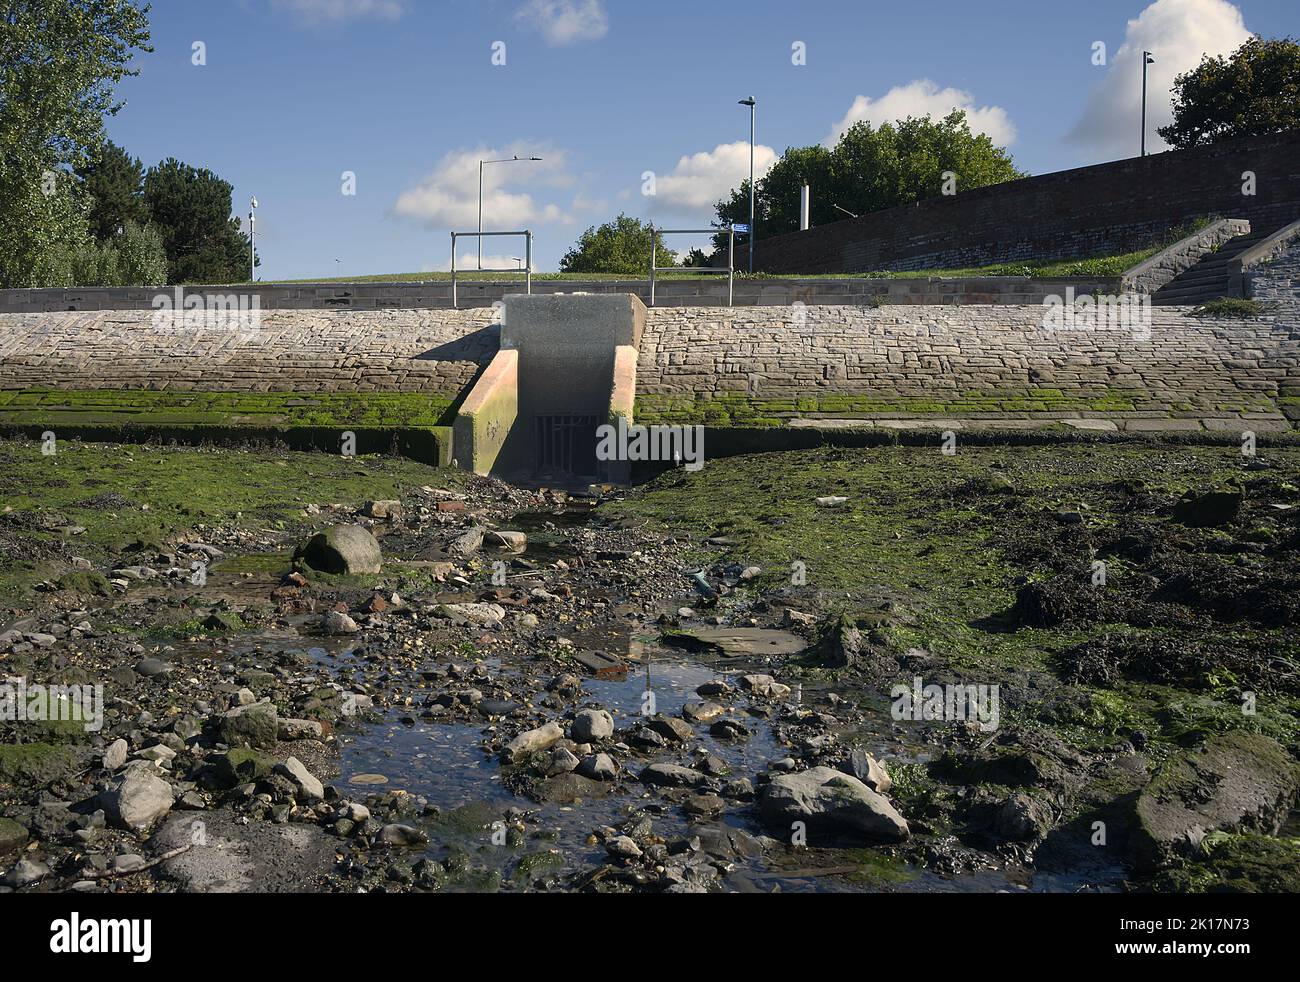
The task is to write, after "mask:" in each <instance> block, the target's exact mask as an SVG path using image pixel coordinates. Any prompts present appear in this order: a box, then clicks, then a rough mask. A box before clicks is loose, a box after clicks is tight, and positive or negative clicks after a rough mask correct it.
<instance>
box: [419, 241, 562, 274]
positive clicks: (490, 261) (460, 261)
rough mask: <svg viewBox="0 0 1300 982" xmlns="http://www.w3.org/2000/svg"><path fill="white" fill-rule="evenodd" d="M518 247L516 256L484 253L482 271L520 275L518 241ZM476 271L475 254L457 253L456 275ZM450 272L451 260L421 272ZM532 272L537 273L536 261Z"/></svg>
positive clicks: (470, 252) (476, 254) (521, 270)
mask: <svg viewBox="0 0 1300 982" xmlns="http://www.w3.org/2000/svg"><path fill="white" fill-rule="evenodd" d="M519 245H520V254H519V255H518V256H505V255H492V256H489V255H487V254H486V253H485V254H484V255H483V268H484V269H509V270H514V271H516V272H519V273H522V272H523V262H524V256H523V242H522V240H521V241H520V243H519ZM477 269H478V253H477V252H475V251H472V250H470V251H466V252H461V253H457V255H456V272H457V274H459V273H460V272H461V271H462V270H468V271H472V270H477ZM450 270H451V260H450V259H447V260H444V261H442V262H440V263H434V264H433V265H431V266H426V267H425V268H424V270H423V271H424V272H426V273H446V272H449V271H450ZM533 272H534V273H536V272H537V260H536V259H534V260H533Z"/></svg>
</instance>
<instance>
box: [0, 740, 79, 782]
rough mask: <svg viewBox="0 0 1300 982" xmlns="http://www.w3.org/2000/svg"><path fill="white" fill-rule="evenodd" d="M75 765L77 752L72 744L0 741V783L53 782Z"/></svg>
mask: <svg viewBox="0 0 1300 982" xmlns="http://www.w3.org/2000/svg"><path fill="white" fill-rule="evenodd" d="M76 766H77V756H76V754H75V753H74V752H73V750H72V749H71V748H70V747H56V746H52V745H50V744H48V743H22V744H3V745H0V784H15V785H17V784H32V785H44V784H50V783H52V782H54V781H57V780H58V779H59V778H61V777H64V776H65V775H67V774H68V773H70V772H71V771H72V770H73V769H74V768H75V767H76Z"/></svg>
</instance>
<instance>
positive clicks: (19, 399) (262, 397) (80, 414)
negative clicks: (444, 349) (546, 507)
mask: <svg viewBox="0 0 1300 982" xmlns="http://www.w3.org/2000/svg"><path fill="white" fill-rule="evenodd" d="M456 397H457V394H455V393H452V394H439V393H426V392H321V393H307V394H299V393H294V392H195V391H180V390H175V391H172V390H168V391H151V390H139V389H75V390H67V389H42V388H34V389H13V390H7V391H0V426H3V425H4V424H6V423H7V424H10V425H14V426H51V427H57V426H58V425H59V424H64V425H77V424H105V423H133V424H140V425H150V426H192V425H212V426H325V427H329V426H411V427H429V426H438V425H449V423H450V416H451V408H452V406H453V403H454V401H455V399H456Z"/></svg>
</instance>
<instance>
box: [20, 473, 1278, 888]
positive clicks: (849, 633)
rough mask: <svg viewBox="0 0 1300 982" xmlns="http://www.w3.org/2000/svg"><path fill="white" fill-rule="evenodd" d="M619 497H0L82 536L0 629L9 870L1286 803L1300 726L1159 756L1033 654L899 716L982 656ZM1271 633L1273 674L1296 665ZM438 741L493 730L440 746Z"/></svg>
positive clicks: (1189, 825)
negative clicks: (1099, 734) (925, 709)
mask: <svg viewBox="0 0 1300 982" xmlns="http://www.w3.org/2000/svg"><path fill="white" fill-rule="evenodd" d="M436 473H437V472H433V471H430V472H429V474H430V476H431V477H433V476H435V475H436ZM1007 483H1008V484H1010V482H1007ZM966 493H969V494H979V495H981V496H982V497H984V498H986V499H987V500H988V501H990V502H1008V501H1014V500H1015V498H1014V495H1015V491H1014V489H1013V488H1009V487H1004V486H1002V485H1001V484H999V483H998V482H997V481H989V482H987V483H986V484H984V485H981V486H980V487H979V488H971V489H968V490H967V492H966ZM602 494H608V492H603V491H601V490H600V489H596V491H595V492H594V493H593V494H586V495H570V494H567V493H565V492H561V491H552V490H543V491H525V490H520V489H517V488H513V487H509V486H507V485H503V484H501V483H499V482H495V481H490V480H484V479H473V480H469V481H466V482H463V483H462V484H461V485H460V486H457V487H446V488H444V487H440V486H437V485H432V484H430V485H421V486H411V487H408V488H406V489H405V492H404V493H403V494H401V495H400V497H394V498H390V499H372V500H366V501H360V502H353V503H349V504H328V503H314V502H302V503H301V510H300V514H299V516H298V517H299V519H300V520H299V521H297V522H295V523H292V525H291V526H290V527H285V528H275V527H273V526H266V525H264V526H262V527H260V528H256V529H250V526H249V524H248V523H247V522H245V521H243V520H242V516H240V518H241V520H238V521H234V520H232V521H200V522H197V523H194V525H192V526H191V527H190V528H188V529H186V530H185V532H184V534H180V535H176V534H169V535H163V536H160V537H158V538H154V539H149V538H147V537H146V538H141V539H139V540H137V541H134V542H130V543H127V544H125V545H124V546H123V547H122V548H121V549H120V551H116V552H114V553H113V554H112V555H109V556H106V557H104V558H103V559H102V560H100V561H97V562H96V561H90V560H87V559H84V558H81V557H79V556H78V555H77V554H76V553H75V552H74V551H73V549H74V548H75V543H76V542H77V539H78V536H79V535H80V534H81V533H79V532H78V531H77V525H76V523H75V522H73V521H72V520H70V519H68V518H67V516H63V515H59V514H57V513H55V512H51V511H46V510H42V509H35V510H22V511H12V512H10V513H9V514H6V515H5V516H4V518H5V521H4V522H3V523H0V537H2V539H0V541H3V543H4V544H5V545H6V546H7V547H8V548H9V549H14V548H19V547H21V544H22V543H23V541H24V536H25V535H28V534H31V532H32V530H39V532H40V535H39V537H38V538H39V541H40V542H47V541H50V540H49V538H48V536H50V535H57V536H59V541H60V542H63V543H71V544H72V545H70V546H66V547H64V548H63V550H62V552H61V553H60V557H61V565H62V567H63V571H62V572H61V573H60V575H58V576H57V577H55V578H53V579H50V580H47V581H44V582H41V583H39V584H37V585H36V589H35V591H34V592H31V593H30V594H29V595H28V596H27V598H26V599H25V600H23V601H22V602H21V606H15V607H14V608H13V609H14V612H15V613H16V614H17V616H14V617H11V618H10V621H9V623H8V624H7V626H6V629H5V630H4V632H3V633H0V668H3V670H4V673H5V674H6V675H7V676H9V677H10V678H11V682H10V683H9V685H10V689H9V690H7V691H9V692H11V693H13V699H12V700H11V701H12V703H13V705H14V707H17V705H18V704H19V699H18V695H19V692H20V690H19V688H17V686H19V685H21V686H22V689H21V695H22V696H23V698H24V700H25V701H23V703H22V704H23V705H24V706H26V707H27V711H26V718H23V719H17V718H14V715H13V714H11V715H9V716H6V717H5V718H4V721H3V722H0V735H3V743H2V745H0V808H2V814H3V817H2V818H0V855H2V858H0V868H3V870H4V873H3V876H2V877H0V890H40V891H169V890H181V891H203V892H215V891H248V890H254V891H303V890H307V891H317V890H342V891H349V892H354V891H357V890H364V891H375V890H382V891H406V890H417V891H429V890H457V889H463V890H479V889H548V890H561V889H567V890H582V889H586V890H620V891H621V890H647V891H656V892H661V891H663V892H700V891H711V890H737V889H754V890H769V889H772V888H774V887H781V886H785V887H786V888H823V889H861V888H868V889H880V888H898V889H903V888H909V886H908V885H909V884H910V883H914V882H915V880H916V878H917V877H918V876H919V875H920V874H921V873H926V874H928V875H939V876H943V877H969V878H971V879H972V882H973V883H982V884H983V885H984V887H985V888H989V889H1021V888H1024V887H1025V886H1028V885H1031V884H1032V883H1033V879H1034V876H1035V875H1036V874H1041V875H1043V876H1049V875H1055V876H1062V875H1064V876H1065V877H1066V878H1067V879H1068V882H1069V883H1070V884H1071V888H1072V889H1089V888H1092V889H1118V888H1120V887H1122V886H1124V885H1125V884H1126V883H1127V884H1130V885H1131V884H1142V883H1147V884H1150V883H1152V882H1158V878H1159V877H1160V876H1161V875H1169V873H1170V871H1171V870H1181V869H1186V868H1188V864H1189V863H1191V864H1193V865H1195V864H1196V863H1197V862H1198V861H1199V860H1198V859H1197V857H1198V855H1199V853H1198V850H1201V849H1202V847H1203V844H1204V843H1205V842H1206V840H1207V837H1209V840H1210V841H1211V842H1213V841H1215V837H1222V836H1225V835H1231V836H1238V837H1240V836H1248V835H1262V836H1272V835H1274V834H1275V833H1277V832H1278V830H1279V829H1280V828H1282V827H1283V825H1284V824H1285V823H1286V822H1287V821H1288V815H1289V812H1290V809H1291V807H1292V805H1293V803H1294V801H1295V798H1296V792H1297V769H1296V763H1295V757H1294V751H1295V748H1294V744H1293V742H1292V745H1291V746H1290V747H1288V746H1286V743H1287V741H1286V740H1282V741H1281V742H1279V740H1278V739H1276V738H1275V737H1274V736H1272V735H1269V734H1268V733H1264V732H1239V731H1232V732H1228V733H1225V734H1219V733H1203V734H1202V735H1201V736H1200V737H1199V738H1192V739H1189V740H1187V741H1185V746H1184V747H1182V748H1175V749H1169V748H1164V749H1163V751H1162V753H1161V754H1159V755H1158V757H1155V758H1153V757H1152V756H1151V754H1150V753H1149V751H1150V749H1151V748H1150V747H1148V743H1149V741H1150V738H1151V734H1149V733H1146V732H1144V731H1143V728H1142V725H1141V724H1140V723H1139V722H1138V721H1134V722H1133V724H1132V725H1129V726H1128V727H1127V728H1125V729H1120V730H1116V731H1114V732H1112V733H1111V734H1110V736H1109V737H1108V738H1105V739H1101V740H1090V741H1081V740H1079V739H1076V738H1075V737H1074V736H1073V732H1072V731H1073V728H1074V727H1076V726H1078V725H1079V721H1084V720H1087V719H1088V718H1089V716H1090V714H1091V715H1092V716H1093V718H1095V719H1099V718H1100V717H1098V716H1097V713H1098V711H1099V706H1100V704H1099V703H1097V702H1096V700H1097V699H1099V698H1100V697H1099V696H1098V695H1096V694H1095V692H1094V691H1093V690H1087V689H1085V688H1084V687H1083V686H1081V685H1080V684H1078V683H1077V682H1072V681H1071V680H1070V679H1069V678H1068V677H1067V678H1065V679H1062V678H1061V677H1060V676H1059V675H1055V674H1052V673H1047V672H1043V671H1041V670H1038V669H1036V668H1033V667H1032V666H1029V667H1018V666H1015V665H1008V666H1006V668H1005V670H1004V671H1003V674H1002V675H1001V676H1000V677H999V678H996V679H993V680H992V681H994V682H995V683H997V684H998V685H1000V692H1001V700H1002V701H1001V706H1000V714H1001V719H1000V720H998V719H992V720H991V719H990V718H989V717H987V716H983V717H979V718H976V717H974V716H972V717H971V718H969V719H964V720H958V721H956V722H954V721H953V720H952V719H950V718H943V716H942V715H940V716H938V717H933V716H931V717H927V716H925V715H924V714H921V715H918V716H917V718H916V720H915V721H912V720H904V719H901V718H900V715H899V714H898V713H897V712H894V713H891V706H890V701H889V696H890V691H891V684H892V683H895V682H897V681H898V680H900V679H909V680H910V679H912V678H913V677H916V678H917V679H920V677H921V676H924V677H925V678H926V680H927V681H932V682H937V683H939V684H940V685H958V686H960V685H962V684H963V683H965V682H968V681H969V678H970V676H969V673H967V672H965V671H963V669H962V667H961V665H960V664H959V663H958V662H956V661H954V660H952V659H951V658H948V657H945V656H944V654H943V653H942V651H941V650H930V649H927V648H924V647H918V646H915V645H911V644H907V643H905V642H906V639H907V638H909V637H910V636H911V634H912V632H914V631H916V630H918V625H920V624H922V623H923V622H924V621H925V620H926V618H927V616H928V615H927V612H926V610H925V601H924V600H923V599H922V598H920V597H919V595H913V594H911V593H909V592H908V591H907V590H906V589H901V588H898V587H890V588H884V587H882V588H880V589H879V590H877V591H875V592H874V593H871V592H868V594H867V595H857V596H855V597H854V598H853V599H854V601H855V603H856V611H855V613H854V614H853V615H852V616H849V615H845V614H844V613H843V612H842V607H843V604H842V603H839V602H837V600H836V595H835V592H834V591H831V590H823V589H812V588H808V587H804V586H803V585H802V584H799V583H795V582H792V583H790V584H788V585H787V584H784V583H782V582H781V581H779V580H778V581H776V582H773V580H772V579H771V578H770V577H765V572H767V571H765V569H764V568H763V566H761V565H759V564H757V563H755V562H752V561H748V559H747V558H746V557H744V556H735V555H734V552H735V543H734V542H733V541H731V540H730V538H729V536H728V535H727V532H726V530H725V529H722V530H717V529H714V530H710V531H709V532H708V533H707V534H700V533H697V532H694V531H690V530H683V531H676V530H674V529H673V528H672V527H671V523H668V524H667V525H666V524H665V523H663V522H662V521H648V520H643V519H641V518H639V517H638V516H637V515H636V514H635V512H634V511H631V510H628V509H627V508H624V507H618V508H612V509H611V507H610V504H609V503H608V502H603V501H602V499H601V496H602ZM1285 496H1286V494H1283V497H1285ZM812 497H813V496H810V499H809V507H811V508H816V509H818V510H822V511H825V510H827V509H832V510H841V509H843V508H844V507H845V503H846V502H848V508H850V509H851V508H852V497H851V496H846V495H840V496H838V500H837V501H836V503H835V504H834V505H827V504H823V503H822V502H821V501H816V502H815V503H814V502H813V501H812ZM818 497H829V496H818ZM1292 497H1294V495H1292ZM1239 504H1240V503H1239V502H1238V505H1239ZM110 507H118V508H124V507H139V505H138V504H135V503H130V504H127V503H118V502H113V503H110ZM1179 507H1181V508H1183V509H1184V511H1186V509H1187V508H1188V507H1189V506H1187V505H1185V504H1184V505H1180V506H1179ZM1206 507H1207V509H1208V508H1209V505H1208V504H1207V506H1206ZM607 513H608V517H606V515H607ZM1277 514H1278V515H1279V516H1281V515H1284V514H1285V512H1284V511H1278V512H1277ZM1182 517H1184V518H1185V517H1186V516H1185V515H1184V516H1182ZM1234 519H1235V513H1234V515H1233V516H1229V517H1227V518H1224V517H1223V516H1217V517H1214V519H1213V524H1214V525H1216V526H1217V527H1222V526H1223V525H1224V524H1225V523H1226V522H1230V521H1233V520H1234ZM1286 520H1288V521H1289V518H1288V519H1286ZM1080 521H1081V522H1082V521H1083V519H1080ZM1050 522H1051V523H1052V524H1053V525H1054V526H1055V527H1056V528H1059V529H1063V530H1069V529H1071V528H1072V527H1073V525H1075V524H1077V523H1074V522H1073V520H1072V519H1071V518H1070V517H1069V516H1068V515H1067V514H1066V513H1065V512H1063V511H1054V512H1053V513H1052V515H1051V518H1050ZM1188 524H1189V525H1194V523H1190V522H1189V523H1188ZM82 531H83V532H84V529H82ZM1292 532H1294V529H1293V527H1292ZM710 555H712V556H713V557H715V558H714V559H713V560H711V561H710V560H709V559H708V557H709V556H710ZM701 556H704V557H705V562H704V563H703V564H702V565H701V564H700V557H701ZM1062 589H1064V587H1063V584H1062V583H1061V582H1059V581H1057V580H1051V579H1047V580H1044V579H1041V578H1039V579H1034V580H1031V581H1027V583H1026V584H1025V586H1023V587H1022V588H1021V590H1020V598H1019V600H1018V601H1017V605H1016V609H1015V611H1014V612H1013V614H1014V616H1015V617H1017V618H1019V619H1020V620H1021V622H1022V623H1032V622H1033V621H1034V619H1035V618H1037V619H1038V620H1039V621H1040V622H1041V621H1042V620H1043V619H1045V618H1050V617H1053V616H1057V615H1058V614H1061V612H1062V610H1064V608H1068V607H1069V606H1070V604H1073V603H1076V599H1075V598H1073V595H1070V596H1065V595H1063V594H1062V593H1061V590H1062ZM841 599H842V598H841ZM1063 616H1066V617H1069V616H1073V614H1072V613H1071V612H1070V611H1068V610H1066V611H1065V613H1064V615H1063ZM1276 657H1277V658H1278V659H1280V660H1281V662H1283V663H1285V664H1277V665H1273V666H1272V669H1269V667H1268V665H1267V664H1266V665H1265V666H1263V667H1262V668H1260V669H1258V672H1262V673H1263V674H1262V675H1260V678H1262V679H1263V680H1264V681H1265V682H1272V683H1274V688H1273V690H1272V691H1278V692H1286V691H1288V690H1287V686H1288V685H1290V684H1292V683H1289V682H1287V681H1286V679H1287V678H1288V677H1293V676H1287V674H1286V673H1288V672H1293V671H1294V664H1293V663H1292V662H1290V661H1289V660H1288V658H1287V656H1286V654H1285V653H1280V654H1279V655H1278V656H1276ZM1269 671H1273V672H1274V673H1275V675H1269V674H1268V673H1269ZM656 673H666V675H665V677H664V678H662V679H660V678H656ZM1278 673H1280V674H1278ZM988 674H989V673H988V672H987V671H985V672H984V673H983V675H981V676H979V677H980V678H986V677H987V676H988ZM642 676H644V679H643V678H642ZM18 679H22V680H23V681H22V682H21V683H18V682H17V681H16V680H18ZM55 684H60V685H65V686H71V687H72V688H71V689H70V690H64V691H62V692H58V691H55V690H44V689H40V688H39V687H40V686H50V685H55ZM96 687H99V688H96ZM65 697H66V698H65ZM42 699H45V700H46V701H45V702H44V704H43V705H44V709H45V710H46V712H45V716H47V717H48V716H58V715H62V716H63V717H64V718H63V719H61V720H54V721H50V720H46V719H41V718H39V717H40V716H41V715H42V713H41V707H42V702H41V700H42ZM55 706H57V707H60V712H52V711H49V710H51V709H52V708H53V707H55ZM33 710H34V711H33ZM1031 715H1032V716H1034V717H1035V719H1033V720H1031V718H1030V717H1031ZM1053 721H1054V722H1053ZM990 722H992V724H993V725H991V726H990V725H988V724H989V723H990ZM1045 722H1046V723H1047V724H1049V725H1044V723H1045ZM1084 725H1086V723H1085V724H1084ZM440 734H442V735H444V736H445V738H446V739H449V740H453V741H455V740H459V741H461V743H460V744H458V746H462V747H463V748H464V750H465V751H466V753H467V754H468V753H470V752H472V754H473V759H469V758H468V757H466V758H463V759H462V758H452V757H450V756H448V757H447V759H446V760H445V761H441V762H440V758H439V757H438V753H439V751H438V749H437V748H438V746H439V744H438V740H439V739H440V736H439V735H440ZM419 741H425V742H423V743H421V742H419ZM408 744H409V745H410V747H417V746H418V752H416V751H411V752H410V753H409V759H408V758H407V757H406V756H404V755H406V754H407V753H408V749H409V747H408ZM385 753H387V754H388V755H390V756H391V759H392V760H393V763H392V765H391V766H383V767H377V768H376V769H375V770H373V771H359V770H357V763H358V762H360V761H363V760H381V761H382V760H383V759H384V754H385ZM366 754H369V755H370V756H366ZM404 760H405V761H407V765H406V767H405V769H404V765H403V763H402V762H403V761H404ZM426 761H427V763H426ZM467 775H468V776H467ZM1097 823H1101V827H1102V829H1103V833H1102V839H1103V842H1105V843H1106V844H1107V848H1105V849H1100V850H1099V849H1098V848H1097V843H1096V839H1097V831H1096V830H1097ZM1107 835H1109V839H1107ZM1235 841H1238V842H1239V841H1240V840H1239V839H1238V840H1235ZM1271 841H1280V842H1286V841H1287V840H1286V839H1281V840H1271ZM981 877H983V878H984V879H980V878H981Z"/></svg>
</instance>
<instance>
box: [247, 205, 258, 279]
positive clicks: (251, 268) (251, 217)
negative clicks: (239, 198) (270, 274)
mask: <svg viewBox="0 0 1300 982" xmlns="http://www.w3.org/2000/svg"><path fill="white" fill-rule="evenodd" d="M249 205H250V207H249V209H248V279H249V281H250V282H253V283H256V282H257V195H253V200H252V201H251V202H249Z"/></svg>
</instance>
